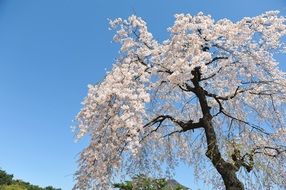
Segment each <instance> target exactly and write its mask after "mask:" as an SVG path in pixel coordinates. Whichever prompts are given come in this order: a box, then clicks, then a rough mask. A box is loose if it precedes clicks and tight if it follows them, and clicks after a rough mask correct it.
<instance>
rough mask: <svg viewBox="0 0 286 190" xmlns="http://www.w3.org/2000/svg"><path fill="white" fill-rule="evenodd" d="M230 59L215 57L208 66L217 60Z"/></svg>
mask: <svg viewBox="0 0 286 190" xmlns="http://www.w3.org/2000/svg"><path fill="white" fill-rule="evenodd" d="M222 59H228V57H214V58H213V59H212V60H211V61H210V62H207V63H206V65H209V64H212V63H213V62H215V61H217V60H222Z"/></svg>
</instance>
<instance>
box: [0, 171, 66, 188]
mask: <svg viewBox="0 0 286 190" xmlns="http://www.w3.org/2000/svg"><path fill="white" fill-rule="evenodd" d="M0 190H61V189H57V188H54V187H52V186H48V187H45V188H42V187H39V186H37V185H32V184H30V183H28V182H25V181H22V180H14V179H13V175H10V174H7V173H6V172H5V171H3V170H0Z"/></svg>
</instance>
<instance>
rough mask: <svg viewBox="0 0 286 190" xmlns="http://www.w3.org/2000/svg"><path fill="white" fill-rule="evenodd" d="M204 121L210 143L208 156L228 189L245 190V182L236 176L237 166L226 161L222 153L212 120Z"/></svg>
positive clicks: (208, 142)
mask: <svg viewBox="0 0 286 190" xmlns="http://www.w3.org/2000/svg"><path fill="white" fill-rule="evenodd" d="M204 123H205V125H204V129H205V134H206V138H207V144H208V149H207V152H206V156H207V157H208V158H209V159H210V160H211V161H212V163H213V165H214V167H215V168H216V170H217V171H218V172H219V174H220V175H221V177H222V179H223V182H224V185H225V188H226V190H244V186H243V184H242V183H241V182H240V181H239V179H238V178H237V176H236V172H237V168H236V167H235V166H234V165H233V164H231V163H228V162H226V161H225V160H224V159H223V158H222V156H221V154H220V151H219V149H218V146H217V139H216V134H215V131H214V128H213V126H212V124H211V122H210V121H206V122H204Z"/></svg>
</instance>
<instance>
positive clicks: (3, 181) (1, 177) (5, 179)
mask: <svg viewBox="0 0 286 190" xmlns="http://www.w3.org/2000/svg"><path fill="white" fill-rule="evenodd" d="M12 179H13V175H9V174H7V173H6V172H5V171H3V170H0V185H10V184H11V183H12Z"/></svg>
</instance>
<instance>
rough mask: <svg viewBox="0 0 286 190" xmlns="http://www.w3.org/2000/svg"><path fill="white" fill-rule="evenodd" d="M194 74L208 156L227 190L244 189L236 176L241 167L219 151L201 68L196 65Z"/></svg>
mask: <svg viewBox="0 0 286 190" xmlns="http://www.w3.org/2000/svg"><path fill="white" fill-rule="evenodd" d="M192 74H193V76H194V78H193V79H192V82H193V85H194V90H193V92H194V93H195V94H196V96H197V97H198V99H199V103H200V107H201V110H202V113H203V118H202V124H203V128H204V130H205V135H206V139H207V152H206V156H207V157H208V158H209V159H210V160H211V162H212V164H213V165H214V167H215V168H216V170H217V171H218V172H219V174H220V175H221V177H222V179H223V182H224V185H225V188H226V190H244V186H243V184H242V183H241V181H240V180H239V179H238V178H237V176H236V172H237V171H238V169H239V168H237V167H235V166H234V165H233V164H231V163H229V162H227V161H225V160H224V159H223V158H222V156H221V153H220V151H219V148H218V145H217V137H216V133H215V130H214V127H213V125H212V115H211V114H210V107H209V106H208V102H207V98H206V95H205V91H204V89H203V88H202V87H201V86H200V84H199V81H200V78H201V73H200V68H199V67H196V68H195V69H194V70H193V71H192Z"/></svg>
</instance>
